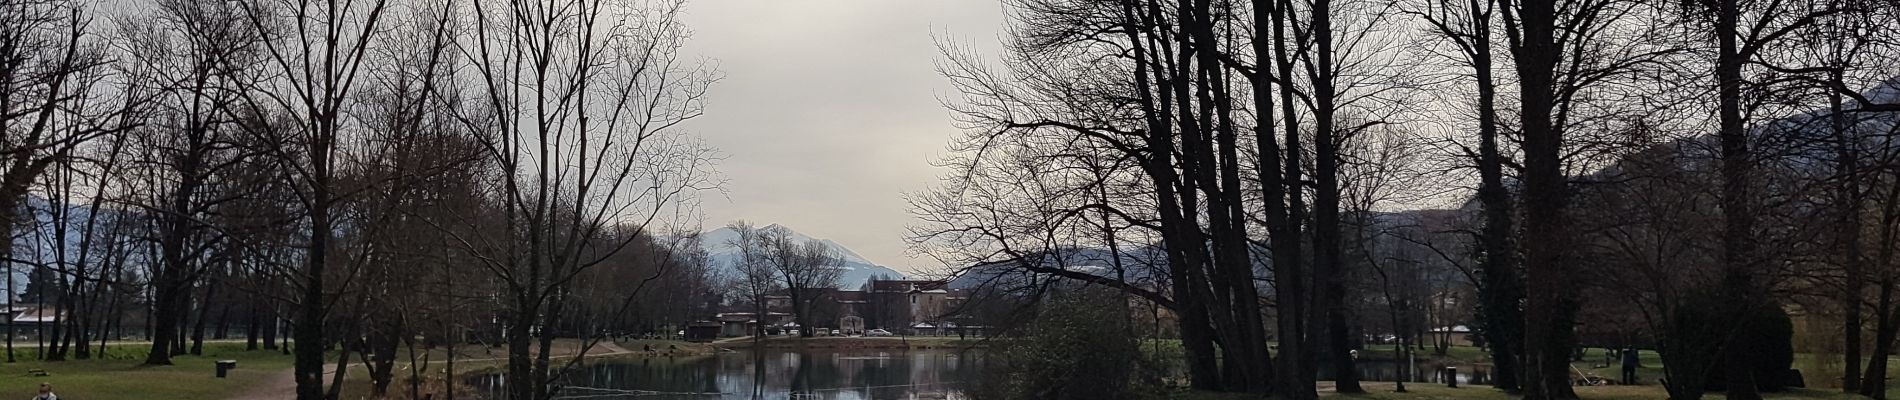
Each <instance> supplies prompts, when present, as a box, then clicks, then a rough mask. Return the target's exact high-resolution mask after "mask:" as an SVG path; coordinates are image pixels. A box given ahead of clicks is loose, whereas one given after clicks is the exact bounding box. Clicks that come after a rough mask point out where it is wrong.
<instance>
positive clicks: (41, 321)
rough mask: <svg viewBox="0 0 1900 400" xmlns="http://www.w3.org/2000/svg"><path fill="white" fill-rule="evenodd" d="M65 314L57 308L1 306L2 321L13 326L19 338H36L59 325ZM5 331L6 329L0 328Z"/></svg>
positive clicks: (0, 317)
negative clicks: (53, 326) (49, 328)
mask: <svg viewBox="0 0 1900 400" xmlns="http://www.w3.org/2000/svg"><path fill="white" fill-rule="evenodd" d="M64 315H65V312H62V311H59V309H57V308H53V307H44V306H34V305H7V306H0V321H4V322H5V323H6V325H8V326H11V327H12V329H13V334H14V335H16V336H19V337H28V338H30V337H35V336H38V335H39V333H40V332H41V331H43V330H45V329H46V328H48V327H51V326H52V325H53V324H56V323H59V319H60V317H62V316H64ZM0 329H5V328H0Z"/></svg>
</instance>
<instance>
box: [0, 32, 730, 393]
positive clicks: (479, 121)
mask: <svg viewBox="0 0 1900 400" xmlns="http://www.w3.org/2000/svg"><path fill="white" fill-rule="evenodd" d="M107 6H108V5H106V4H103V3H96V2H89V1H78V0H19V1H0V155H3V157H4V163H3V164H0V171H3V173H0V209H4V210H8V212H6V213H0V230H4V231H6V232H9V233H10V234H11V235H12V238H13V245H12V246H0V258H4V259H5V260H6V261H7V262H8V264H9V265H10V266H11V267H10V268H9V275H8V276H9V279H8V285H9V286H8V288H7V289H8V290H9V294H15V293H21V294H23V296H22V297H23V298H21V299H20V301H15V302H10V303H14V304H11V305H12V306H14V307H15V308H16V310H17V309H22V308H25V306H24V305H23V304H19V303H21V302H25V303H34V306H37V307H39V308H44V309H45V310H43V311H39V313H40V314H41V315H46V316H48V318H49V322H47V323H44V324H43V325H42V328H41V331H42V332H39V333H38V334H36V335H35V336H38V337H40V340H41V341H42V342H44V343H45V347H44V348H43V350H42V351H41V352H39V353H35V354H39V355H40V357H42V358H44V359H46V360H55V361H56V360H65V359H72V358H76V359H85V358H91V357H97V356H100V352H102V351H103V349H104V346H106V345H107V343H108V342H110V341H113V340H120V339H125V338H131V337H138V336H144V337H148V338H149V339H150V340H151V341H152V342H153V343H155V344H154V345H152V346H151V350H150V352H149V353H148V354H147V355H146V356H145V361H144V362H145V364H149V365H165V364H170V363H171V362H172V357H174V356H176V355H179V354H199V353H201V352H202V348H203V345H204V344H203V343H204V341H205V340H206V339H207V337H209V338H210V339H222V338H225V337H226V336H227V335H229V334H230V332H232V331H233V330H234V329H236V330H240V331H242V332H243V333H242V334H243V335H244V336H245V338H246V342H247V345H246V347H247V348H251V349H266V350H268V349H284V350H285V351H290V352H294V353H295V359H296V362H295V374H296V381H297V398H299V399H335V398H339V396H341V391H342V389H343V386H344V385H341V384H340V383H341V379H342V378H343V374H330V375H325V374H324V373H323V371H325V370H326V369H329V368H345V367H347V366H349V365H352V364H357V363H360V364H362V365H365V366H367V368H368V370H369V371H370V373H369V375H370V377H371V380H372V381H373V383H374V384H373V391H374V393H371V394H370V395H373V396H377V397H382V396H388V395H394V394H395V393H392V389H391V386H392V383H393V382H396V380H397V379H398V378H402V379H404V380H405V382H407V384H408V388H407V389H406V392H407V393H406V394H407V395H408V396H409V397H412V398H418V397H420V396H421V394H420V393H419V391H420V390H422V389H421V387H420V385H422V384H423V383H424V382H428V381H435V380H439V382H448V383H450V384H449V385H446V386H448V387H450V388H452V387H453V386H454V384H453V383H455V382H457V380H456V378H455V377H454V376H453V371H452V369H450V370H448V371H446V372H440V374H441V375H442V376H424V374H435V373H437V372H431V371H429V370H425V369H423V368H408V369H407V371H408V372H407V374H409V376H407V377H398V376H397V374H398V372H397V371H398V370H402V369H404V368H400V367H398V366H396V365H395V363H396V360H398V359H404V360H409V361H410V362H416V361H417V360H418V357H423V358H422V359H423V360H426V359H427V354H428V353H427V352H426V350H428V349H435V348H446V349H447V351H448V354H449V357H451V358H450V360H449V362H450V363H451V365H452V363H453V357H454V354H455V346H457V345H489V346H500V347H505V349H506V353H507V355H508V361H507V375H506V376H507V382H508V390H509V397H510V398H513V399H545V398H548V397H550V396H552V395H553V393H552V392H551V391H550V386H549V385H550V382H553V381H555V380H556V379H559V377H560V376H561V374H562V373H563V371H565V369H566V366H567V365H571V363H573V362H575V361H577V360H576V359H554V358H552V357H553V353H556V351H554V350H555V349H554V344H553V340H554V339H555V338H556V337H557V336H558V337H569V338H579V339H582V341H581V342H582V343H583V347H591V346H593V345H594V344H595V343H596V342H597V341H598V340H600V339H602V338H604V337H607V336H608V335H631V334H639V333H653V332H670V329H672V328H673V327H676V326H677V325H679V324H681V323H684V322H686V321H690V318H693V317H697V316H700V315H703V314H704V313H706V312H708V311H709V309H708V308H709V307H711V306H712V304H716V303H717V302H718V301H717V299H716V290H715V289H714V288H713V284H712V281H713V277H711V276H709V274H710V270H709V269H708V268H707V267H706V265H705V264H706V261H705V259H706V257H705V256H704V255H703V254H702V251H701V250H700V247H699V245H698V244H697V243H695V242H694V239H693V238H692V236H691V235H681V234H679V233H680V232H689V231H690V230H691V229H689V228H690V227H685V226H676V225H675V222H681V221H684V220H685V219H686V218H687V217H690V216H691V215H692V214H693V213H694V210H695V204H696V202H695V198H696V195H697V194H698V193H699V192H700V191H703V190H708V189H713V188H716V187H717V186H718V185H719V184H720V182H721V181H720V180H719V178H718V177H717V176H716V171H715V170H714V167H715V162H716V161H717V159H718V158H719V156H718V155H717V154H716V153H715V151H713V150H712V149H711V148H709V147H708V146H707V145H705V144H704V143H703V142H701V141H700V140H699V139H697V138H696V137H695V136H693V135H691V134H690V133H688V132H685V131H683V130H682V129H681V128H680V124H681V123H683V122H685V121H687V120H690V119H692V118H695V117H697V116H699V115H700V114H701V112H702V110H703V103H702V101H703V100H704V98H705V96H706V90H707V88H708V87H709V85H710V84H712V83H713V82H714V81H716V80H718V77H719V75H718V73H717V72H716V71H715V70H713V69H711V68H710V67H709V66H708V65H707V64H705V63H704V62H703V61H700V60H697V59H694V58H693V57H689V56H687V55H685V54H682V53H681V49H682V47H683V46H684V45H685V41H686V38H687V36H688V35H689V33H688V32H689V31H688V29H687V27H686V26H684V25H683V23H682V22H681V21H680V20H679V16H680V13H681V12H682V11H681V9H682V7H683V6H684V3H683V2H680V1H665V0H656V1H634V2H599V1H589V0H571V1H547V2H530V3H518V2H489V1H477V2H455V1H432V0H368V1H317V2H277V1H254V0H213V1H195V0H157V1H147V2H132V3H126V4H115V5H112V6H114V7H111V8H108V7H107ZM16 278H18V279H16ZM15 280H20V281H22V282H19V284H20V285H19V287H18V289H20V290H17V291H16V290H15V289H16V287H15V285H14V284H15V282H14V281H15ZM51 315H58V316H59V317H58V319H57V321H51V320H50V316H51ZM16 320H17V317H16ZM12 325H13V324H9V328H8V329H9V333H10V334H9V339H8V341H7V344H8V347H9V348H8V350H9V355H8V357H9V358H8V361H13V353H12V350H13V349H12V344H13V340H12V336H13V335H11V333H13V332H12V331H13V329H14V327H13V326H12ZM326 362H334V363H335V365H334V366H332V367H326V366H325V363H326ZM435 371H442V370H440V369H437V370H435ZM450 396H453V394H450ZM451 398H452V397H451Z"/></svg>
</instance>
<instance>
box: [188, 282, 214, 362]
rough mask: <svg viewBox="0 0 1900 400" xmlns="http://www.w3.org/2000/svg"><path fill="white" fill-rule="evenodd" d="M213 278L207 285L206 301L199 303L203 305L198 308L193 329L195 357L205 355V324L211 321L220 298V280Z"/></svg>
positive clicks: (192, 348)
mask: <svg viewBox="0 0 1900 400" xmlns="http://www.w3.org/2000/svg"><path fill="white" fill-rule="evenodd" d="M212 276H213V278H212V279H211V280H210V281H209V282H206V283H205V297H204V300H200V301H199V303H200V304H202V305H200V306H199V307H198V320H197V321H195V322H194V323H193V325H192V327H191V355H194V356H202V355H204V354H205V324H206V322H208V321H210V319H211V308H212V307H214V306H215V303H216V302H217V298H218V297H217V295H218V279H217V278H216V275H212Z"/></svg>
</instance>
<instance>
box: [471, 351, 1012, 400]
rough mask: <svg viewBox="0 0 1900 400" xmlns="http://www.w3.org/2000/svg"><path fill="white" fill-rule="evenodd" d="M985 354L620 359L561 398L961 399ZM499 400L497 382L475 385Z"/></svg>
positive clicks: (489, 379) (579, 376) (576, 378)
mask: <svg viewBox="0 0 1900 400" xmlns="http://www.w3.org/2000/svg"><path fill="white" fill-rule="evenodd" d="M980 353H981V351H980V350H965V351H959V350H949V349H928V350H908V351H904V350H895V351H894V350H888V349H855V350H854V349H805V350H780V349H765V350H757V351H753V350H738V351H734V352H727V353H720V354H717V355H712V356H701V357H691V358H677V359H668V358H647V359H640V360H615V361H611V362H602V363H595V364H591V365H588V366H586V367H582V368H579V369H578V370H576V371H574V372H572V373H570V375H569V376H568V377H567V379H565V380H564V384H565V386H566V387H565V389H564V390H563V391H562V392H561V397H557V398H563V399H583V398H584V399H634V398H638V399H643V400H645V399H664V400H673V399H698V400H706V399H800V400H805V399H809V400H871V399H878V400H883V399H943V400H961V399H964V398H965V397H964V396H963V395H962V392H961V391H960V390H958V388H959V387H961V385H962V384H964V383H966V382H973V381H974V379H976V374H977V371H978V368H977V366H976V365H977V364H978V363H979V362H980ZM471 383H472V384H474V385H475V386H476V387H477V389H479V390H483V391H489V392H491V394H492V396H490V397H495V398H501V394H502V390H503V389H504V388H503V386H502V385H503V383H502V380H501V379H500V378H499V377H497V376H486V377H478V378H476V379H474V380H472V381H471Z"/></svg>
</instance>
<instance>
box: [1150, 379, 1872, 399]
mask: <svg viewBox="0 0 1900 400" xmlns="http://www.w3.org/2000/svg"><path fill="white" fill-rule="evenodd" d="M1331 384H1332V383H1331V382H1321V383H1320V386H1321V388H1322V389H1321V390H1320V394H1319V397H1320V398H1322V399H1333V400H1354V399H1363V400H1441V399H1442V400H1452V399H1460V400H1463V399H1476V400H1510V399H1515V398H1518V397H1517V396H1510V395H1506V394H1504V392H1502V391H1499V390H1496V389H1492V388H1491V387H1490V386H1470V385H1467V386H1459V387H1458V388H1456V389H1453V388H1448V387H1445V385H1441V384H1427V383H1408V384H1406V385H1405V389H1406V392H1405V393H1396V392H1394V391H1393V389H1394V385H1393V384H1392V383H1391V382H1365V383H1364V384H1363V385H1364V387H1365V389H1366V393H1361V394H1340V393H1336V392H1333V391H1332V389H1331ZM1577 397H1581V398H1583V399H1584V400H1625V399H1627V400H1638V399H1643V400H1650V399H1663V398H1668V397H1669V395H1668V394H1667V393H1664V392H1663V389H1662V386H1656V385H1646V386H1590V387H1579V388H1577ZM1762 397H1763V398H1766V399H1772V400H1832V399H1841V400H1850V399H1851V400H1861V399H1866V397H1861V396H1850V395H1844V394H1840V393H1838V392H1834V391H1825V390H1814V389H1799V390H1789V391H1785V392H1778V393H1763V394H1762ZM1156 398H1158V399H1168V400H1241V399H1258V398H1259V397H1258V396H1252V395H1245V394H1233V393H1207V392H1194V391H1175V392H1168V393H1164V394H1160V395H1158V396H1156ZM1703 398H1705V399H1721V398H1723V396H1722V394H1721V393H1719V392H1715V393H1709V394H1707V395H1704V396H1703Z"/></svg>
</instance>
